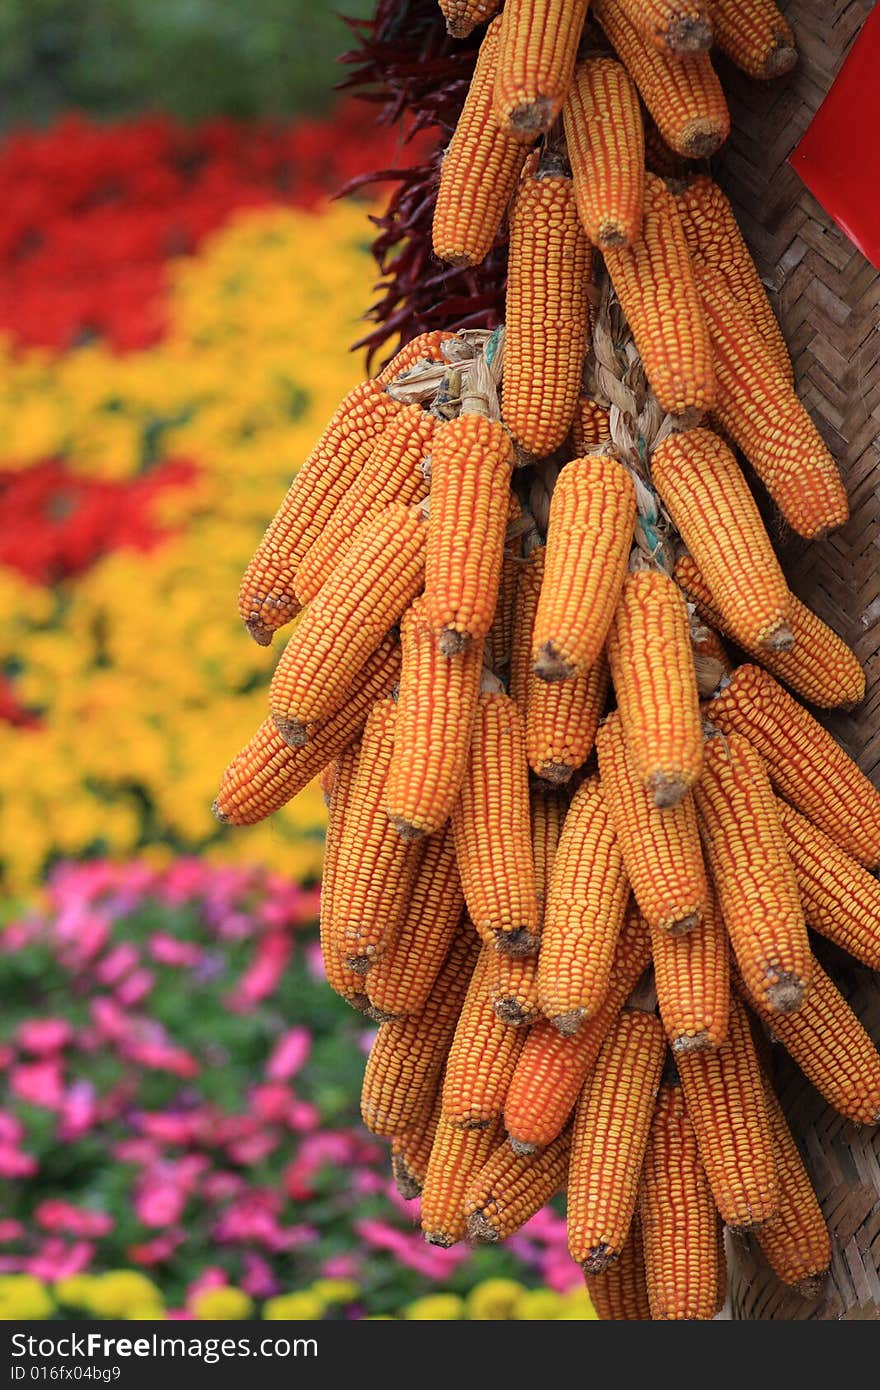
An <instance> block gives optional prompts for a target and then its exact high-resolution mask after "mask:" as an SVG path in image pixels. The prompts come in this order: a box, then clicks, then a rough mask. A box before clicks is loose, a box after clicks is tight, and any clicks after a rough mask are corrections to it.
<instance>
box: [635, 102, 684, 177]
mask: <svg viewBox="0 0 880 1390" xmlns="http://www.w3.org/2000/svg"><path fill="white" fill-rule="evenodd" d="M643 120H644V126H645V168H646V169H649V170H650V171H651V173H652V174H659V175H660V177H661V178H664V179H684V178H686V177H687V175H688V173H689V171H690V170H691V169H692V168H693V165H691V164H689V163H688V161H687V159H685V157H684V156H683V155H680V154H676V152H675V150H671V149H670V148H669V146H668V145H667V143H666V141H665V140H664V139H663V136H662V135H661V134H660V132H659V130H658V129H657V125H656V122H655V121H654V119H653V117H652V116H651V115H650V113H649V112H645V113H644V117H643Z"/></svg>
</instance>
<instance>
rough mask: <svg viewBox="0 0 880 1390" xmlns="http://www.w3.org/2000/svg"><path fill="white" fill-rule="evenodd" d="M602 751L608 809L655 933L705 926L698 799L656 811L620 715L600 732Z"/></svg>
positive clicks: (689, 798) (628, 872) (631, 878)
mask: <svg viewBox="0 0 880 1390" xmlns="http://www.w3.org/2000/svg"><path fill="white" fill-rule="evenodd" d="M597 746H598V750H599V773H600V775H601V778H602V793H603V796H604V799H605V805H606V806H607V808H608V814H609V817H610V819H611V824H612V826H613V827H614V831H615V835H616V838H617V843H618V845H619V847H620V853H621V856H622V858H623V867H624V872H625V873H626V876H627V878H628V880H629V882H630V884H631V885H632V890H633V893H634V894H635V899H636V902H637V903H638V905H639V908H640V910H641V912H642V915H643V916H644V918H645V920H646V921H647V923H648V926H649V927H651V929H652V930H653V929H655V928H659V929H660V930H661V931H667V932H675V933H679V932H689V931H692V930H693V929H694V928H695V927H696V926H698V925H699V923H700V922H701V921H702V918H703V912H704V911H705V908H706V899H707V895H708V891H709V889H708V884H707V882H706V871H705V869H704V867H703V855H702V852H701V850H700V833H699V830H698V828H697V811H696V807H695V806H694V802H693V797H692V796H690V795H689V794H688V795H685V796H684V797H682V799H681V801H679V803H678V805H677V806H673V807H671V808H669V809H668V810H665V811H662V810H660V809H659V807H657V806H655V804H654V798H653V797H652V796H651V794H650V792H648V791H646V790H645V788H644V786H643V785H642V782H641V780H640V778H639V776H638V773H637V772H636V768H635V764H634V762H633V759H632V755H631V754H630V752H629V750H628V749H627V746H626V740H625V739H624V736H623V729H622V727H621V723H620V719H619V718H618V716H617V715H616V714H612V715H609V717H608V718H607V719H606V720H605V722H604V724H603V725H602V728H601V729H600V730H599V737H598V740H597Z"/></svg>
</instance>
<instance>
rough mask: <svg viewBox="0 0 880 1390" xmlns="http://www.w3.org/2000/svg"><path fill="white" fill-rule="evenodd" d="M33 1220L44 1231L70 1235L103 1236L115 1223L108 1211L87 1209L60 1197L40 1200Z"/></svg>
mask: <svg viewBox="0 0 880 1390" xmlns="http://www.w3.org/2000/svg"><path fill="white" fill-rule="evenodd" d="M34 1220H35V1221H36V1223H37V1225H38V1226H42V1228H43V1230H44V1231H59V1232H62V1233H63V1234H65V1235H71V1236H105V1235H107V1234H108V1232H110V1231H112V1230H113V1227H114V1225H115V1224H116V1223H115V1222H114V1220H113V1217H112V1216H110V1214H109V1213H108V1212H105V1211H89V1210H88V1209H87V1208H84V1207H77V1206H74V1204H73V1203H72V1202H65V1201H64V1200H63V1199H62V1198H60V1197H55V1198H49V1199H47V1200H46V1201H45V1202H40V1203H39V1205H38V1206H37V1208H36V1209H35V1211H34Z"/></svg>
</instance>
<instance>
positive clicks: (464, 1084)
mask: <svg viewBox="0 0 880 1390" xmlns="http://www.w3.org/2000/svg"><path fill="white" fill-rule="evenodd" d="M497 954H498V953H497V951H495V949H494V948H493V947H492V946H484V947H483V949H482V951H481V952H480V958H479V960H478V961H477V968H476V970H475V971H474V973H473V977H472V979H471V983H470V986H469V988H468V992H467V995H466V997H465V1001H464V1004H463V1005H462V1010H461V1016H460V1018H459V1020H458V1025H457V1027H456V1030H455V1037H454V1038H453V1040H452V1047H451V1048H450V1049H449V1056H448V1058H447V1060H446V1075H445V1077H444V1080H443V1116H444V1119H446V1120H447V1121H448V1122H449V1124H451V1125H455V1126H456V1127H457V1128H460V1129H486V1128H487V1127H488V1126H489V1125H490V1124H493V1123H494V1122H495V1121H496V1120H500V1119H501V1117H502V1115H503V1114H504V1102H505V1099H506V1097H507V1091H508V1087H509V1085H510V1079H511V1077H512V1076H513V1072H514V1068H515V1067H516V1063H517V1059H518V1057H519V1054H520V1052H521V1051H522V1045H523V1042H524V1041H525V1032H524V1030H522V1029H518V1028H509V1027H508V1026H507V1024H506V1023H505V1022H504V1020H503V1019H501V1018H499V1017H498V1015H497V1013H496V1012H495V1010H494V1009H493V1008H492V1000H491V998H490V996H489V979H490V972H491V969H492V960H493V959H495V958H496V957H497Z"/></svg>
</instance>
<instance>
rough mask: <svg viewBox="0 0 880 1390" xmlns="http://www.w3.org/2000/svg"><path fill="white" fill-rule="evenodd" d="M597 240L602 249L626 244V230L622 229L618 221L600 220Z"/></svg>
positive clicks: (606, 249)
mask: <svg viewBox="0 0 880 1390" xmlns="http://www.w3.org/2000/svg"><path fill="white" fill-rule="evenodd" d="M596 242H597V244H598V246H599V250H600V251H608V250H611V249H613V248H614V247H615V246H626V245H627V244H628V243H627V236H626V232H624V231H621V228H620V224H619V223H618V222H600V224H599V231H598V233H597V235H596Z"/></svg>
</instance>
